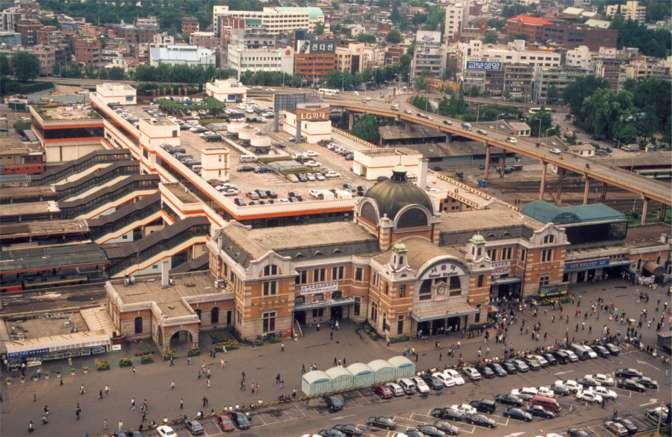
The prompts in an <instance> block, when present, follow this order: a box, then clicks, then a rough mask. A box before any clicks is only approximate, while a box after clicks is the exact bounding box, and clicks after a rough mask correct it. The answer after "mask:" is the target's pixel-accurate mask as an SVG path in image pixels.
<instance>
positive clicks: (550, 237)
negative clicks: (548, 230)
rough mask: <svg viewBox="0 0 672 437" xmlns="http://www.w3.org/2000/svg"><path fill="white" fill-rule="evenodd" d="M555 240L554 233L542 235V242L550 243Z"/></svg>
mask: <svg viewBox="0 0 672 437" xmlns="http://www.w3.org/2000/svg"><path fill="white" fill-rule="evenodd" d="M554 241H555V235H546V236H545V237H544V244H552V243H553V242H554Z"/></svg>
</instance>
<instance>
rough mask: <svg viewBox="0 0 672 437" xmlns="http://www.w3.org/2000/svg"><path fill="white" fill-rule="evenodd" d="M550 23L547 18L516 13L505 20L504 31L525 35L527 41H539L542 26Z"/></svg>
mask: <svg viewBox="0 0 672 437" xmlns="http://www.w3.org/2000/svg"><path fill="white" fill-rule="evenodd" d="M550 24H551V20H549V19H548V18H543V17H533V16H530V15H517V16H515V17H512V18H509V19H508V20H506V32H507V34H509V35H510V36H516V35H525V36H526V37H527V40H528V41H541V40H542V39H543V35H544V27H546V26H549V25H550Z"/></svg>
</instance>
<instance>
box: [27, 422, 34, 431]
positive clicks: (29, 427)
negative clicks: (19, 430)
mask: <svg viewBox="0 0 672 437" xmlns="http://www.w3.org/2000/svg"><path fill="white" fill-rule="evenodd" d="M33 431H35V427H34V425H33V421H32V420H29V421H28V432H29V433H32V432H33Z"/></svg>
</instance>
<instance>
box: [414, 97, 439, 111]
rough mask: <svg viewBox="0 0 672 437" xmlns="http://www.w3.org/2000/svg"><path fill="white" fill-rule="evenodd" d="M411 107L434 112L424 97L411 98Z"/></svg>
mask: <svg viewBox="0 0 672 437" xmlns="http://www.w3.org/2000/svg"><path fill="white" fill-rule="evenodd" d="M411 105H413V106H415V107H416V108H418V109H421V110H423V111H426V112H434V111H433V108H432V105H431V104H430V103H429V100H428V99H427V97H424V96H413V98H412V99H411Z"/></svg>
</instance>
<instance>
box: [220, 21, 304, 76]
mask: <svg viewBox="0 0 672 437" xmlns="http://www.w3.org/2000/svg"><path fill="white" fill-rule="evenodd" d="M227 66H228V67H229V68H233V69H235V70H236V71H237V72H238V78H240V75H241V74H242V73H243V72H244V71H253V72H254V71H282V72H283V73H287V74H293V73H294V49H293V48H292V47H291V46H289V45H285V44H281V43H279V42H278V40H277V37H276V35H274V34H272V33H266V32H248V31H245V30H244V29H236V30H233V31H232V32H231V40H230V41H229V44H228V47H227Z"/></svg>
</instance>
